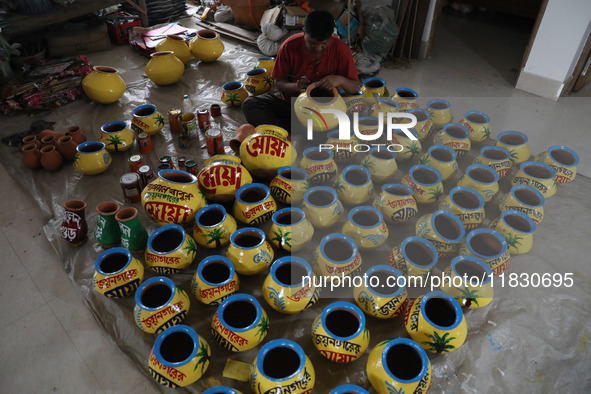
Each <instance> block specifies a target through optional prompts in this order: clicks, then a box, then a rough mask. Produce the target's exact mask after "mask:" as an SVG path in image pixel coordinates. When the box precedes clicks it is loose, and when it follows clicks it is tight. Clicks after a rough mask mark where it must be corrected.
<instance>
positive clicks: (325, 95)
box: [294, 83, 347, 132]
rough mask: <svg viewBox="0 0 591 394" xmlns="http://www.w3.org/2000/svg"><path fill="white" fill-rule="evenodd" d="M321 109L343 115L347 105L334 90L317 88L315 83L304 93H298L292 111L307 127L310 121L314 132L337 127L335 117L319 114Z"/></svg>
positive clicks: (337, 123)
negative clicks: (335, 111) (337, 111)
mask: <svg viewBox="0 0 591 394" xmlns="http://www.w3.org/2000/svg"><path fill="white" fill-rule="evenodd" d="M323 109H332V110H335V109H336V110H339V111H341V112H343V113H345V112H347V105H346V104H345V100H343V98H342V97H341V95H340V94H339V92H338V91H337V90H336V89H331V90H326V89H322V88H318V87H316V84H315V83H311V84H310V85H308V88H307V89H306V91H305V92H302V93H300V95H299V96H298V98H297V99H296V100H295V103H294V111H295V114H296V117H297V118H298V120H299V121H300V123H301V124H302V125H303V126H304V127H307V125H308V120H310V122H311V124H312V130H314V131H315V132H327V131H329V130H332V129H336V128H337V127H338V125H339V122H338V119H337V117H336V116H335V115H333V114H328V113H325V114H323V113H321V110H323Z"/></svg>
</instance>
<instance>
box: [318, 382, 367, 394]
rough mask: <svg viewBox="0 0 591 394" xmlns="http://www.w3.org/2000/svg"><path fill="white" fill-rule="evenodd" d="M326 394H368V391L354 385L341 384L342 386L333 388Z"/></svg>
mask: <svg viewBox="0 0 591 394" xmlns="http://www.w3.org/2000/svg"><path fill="white" fill-rule="evenodd" d="M328 394H369V391H367V390H366V389H364V388H363V387H359V386H357V385H356V384H343V385H342V386H338V387H335V388H334V389H332V390H331V391H330V393H328Z"/></svg>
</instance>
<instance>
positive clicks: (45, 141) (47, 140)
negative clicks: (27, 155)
mask: <svg viewBox="0 0 591 394" xmlns="http://www.w3.org/2000/svg"><path fill="white" fill-rule="evenodd" d="M55 142H56V140H55V135H53V134H48V135H46V136H45V137H43V138H41V147H42V148H43V147H44V146H49V145H51V146H55V145H56V143H55Z"/></svg>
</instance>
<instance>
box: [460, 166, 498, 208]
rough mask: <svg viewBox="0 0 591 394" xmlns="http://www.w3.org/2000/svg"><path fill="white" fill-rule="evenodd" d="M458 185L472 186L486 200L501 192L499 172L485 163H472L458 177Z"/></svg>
mask: <svg viewBox="0 0 591 394" xmlns="http://www.w3.org/2000/svg"><path fill="white" fill-rule="evenodd" d="M458 186H466V187H471V188H472V189H474V190H476V191H477V192H478V193H480V195H481V196H482V198H484V202H485V203H486V202H489V201H490V200H492V199H493V198H494V197H495V196H496V195H497V193H498V192H499V173H498V172H496V171H495V170H494V169H493V168H492V167H489V166H485V165H484V164H471V165H469V166H468V167H466V172H465V173H464V174H463V175H462V176H461V177H460V179H458Z"/></svg>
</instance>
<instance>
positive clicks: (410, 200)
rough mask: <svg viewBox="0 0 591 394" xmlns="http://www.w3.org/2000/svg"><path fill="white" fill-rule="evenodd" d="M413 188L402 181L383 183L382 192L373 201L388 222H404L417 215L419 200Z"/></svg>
mask: <svg viewBox="0 0 591 394" xmlns="http://www.w3.org/2000/svg"><path fill="white" fill-rule="evenodd" d="M413 193H414V192H413V190H412V189H411V188H410V186H408V185H403V184H401V183H387V184H385V185H382V192H381V193H380V195H379V196H378V197H376V199H375V200H374V202H373V206H374V207H375V208H378V209H379V210H380V211H381V212H382V214H383V215H384V219H385V220H386V221H387V222H388V223H404V222H406V221H408V220H410V219H412V218H414V217H415V216H416V215H417V212H418V208H417V201H416V200H415V198H414V197H413Z"/></svg>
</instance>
